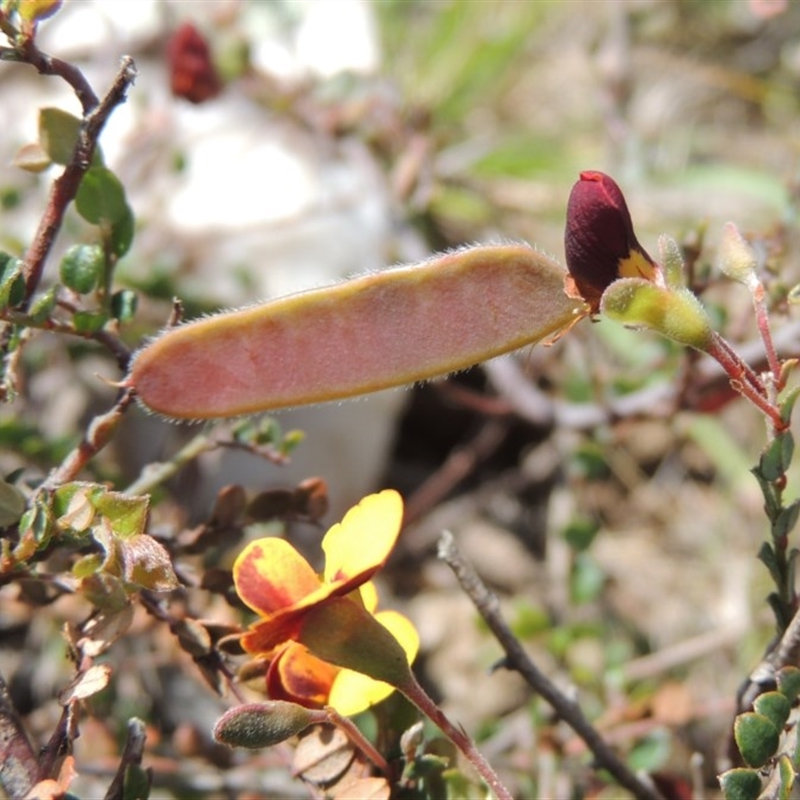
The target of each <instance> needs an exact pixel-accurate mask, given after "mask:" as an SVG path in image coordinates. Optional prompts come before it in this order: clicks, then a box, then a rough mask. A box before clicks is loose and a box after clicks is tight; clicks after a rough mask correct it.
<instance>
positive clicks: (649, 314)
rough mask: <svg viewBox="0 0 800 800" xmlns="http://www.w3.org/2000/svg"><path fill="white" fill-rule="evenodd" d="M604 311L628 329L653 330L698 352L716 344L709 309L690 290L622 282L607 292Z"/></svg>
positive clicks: (602, 305) (641, 281) (634, 280)
mask: <svg viewBox="0 0 800 800" xmlns="http://www.w3.org/2000/svg"><path fill="white" fill-rule="evenodd" d="M600 311H601V312H602V313H603V314H605V315H606V316H608V317H610V318H611V319H615V320H617V321H618V322H622V323H623V324H625V325H634V326H642V327H645V328H650V329H651V330H654V331H657V332H658V333H660V334H662V335H663V336H666V337H667V338H669V339H672V340H673V341H676V342H679V343H680V344H684V345H687V346H689V347H694V348H696V349H698V350H703V351H705V350H707V349H708V347H709V346H710V345H711V342H712V338H713V337H712V329H711V323H710V322H709V319H708V316H707V315H706V312H705V309H704V308H703V306H702V304H701V303H700V301H699V300H698V299H697V297H695V295H694V294H692V293H691V292H690V291H689V290H688V289H665V288H664V287H662V286H657V285H656V284H654V283H651V282H650V281H646V280H644V279H643V278H621V279H619V280H616V281H614V282H613V283H612V284H611V285H610V286H609V287H608V288H607V289H606V290H605V292H603V297H602V300H601V303H600Z"/></svg>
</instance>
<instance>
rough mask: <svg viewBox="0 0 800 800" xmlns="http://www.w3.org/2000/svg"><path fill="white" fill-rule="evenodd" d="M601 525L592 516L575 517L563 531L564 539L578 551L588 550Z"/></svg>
mask: <svg viewBox="0 0 800 800" xmlns="http://www.w3.org/2000/svg"><path fill="white" fill-rule="evenodd" d="M599 530H600V526H599V525H598V523H597V521H596V520H594V519H591V518H590V517H573V518H572V519H571V520H570V521H569V523H567V526H566V528H564V531H563V534H562V535H563V537H564V540H565V541H566V542H567V544H568V545H569V546H570V547H571V548H572V549H573V550H576V551H578V552H582V551H584V550H588V549H589V546H590V545H591V543H592V542H593V541H594V539H595V536H597V533H598V531H599Z"/></svg>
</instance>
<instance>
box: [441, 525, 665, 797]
mask: <svg viewBox="0 0 800 800" xmlns="http://www.w3.org/2000/svg"><path fill="white" fill-rule="evenodd" d="M439 558H440V559H442V560H443V561H444V562H445V563H446V564H447V565H448V566H449V567H450V569H452V570H453V573H454V574H455V576H456V578H457V579H458V582H459V584H460V585H461V588H462V589H463V590H464V591H465V592H466V593H467V595H468V596H469V598H470V600H472V602H473V603H474V604H475V607H476V608H477V609H478V612H479V613H480V615H481V616H482V617H483V619H484V621H485V622H486V624H487V625H488V626H489V629H490V630H491V631H492V633H493V634H494V636H495V638H496V639H497V641H498V642H499V643H500V646H501V647H502V648H503V650H504V651H505V654H506V658H505V666H506V667H507V668H509V669H514V670H516V671H517V672H519V673H520V675H522V677H523V678H524V679H525V681H526V682H527V683H528V685H529V686H530V687H531V688H532V689H533V690H534V691H535V692H537V693H538V694H540V695H541V696H542V697H543V698H544V699H545V700H546V701H547V702H548V703H549V704H550V705H551V706H552V707H553V709H554V710H555V711H556V713H557V714H558V715H559V717H560V718H561V719H563V720H564V722H566V723H567V724H568V725H569V726H570V727H571V728H572V730H574V731H575V733H577V734H578V736H580V737H581V739H583V741H584V742H586V745H587V746H588V747H589V749H590V750H591V751H592V753H593V754H594V757H595V761H596V764H597V766H598V767H600V768H602V769H606V770H608V772H610V773H611V775H612V776H613V777H614V779H615V780H616V781H617V783H619V784H620V786H623V787H624V788H626V789H627V790H628V791H629V792H631V793H632V794H633V796H634V797H636V798H637V800H662V798H661V795H660V794H659V793H658V791H656V789H655V788H653V787H652V786H650V785H649V784H648V783H646V782H645V781H644V780H642V779H641V778H639V777H637V776H636V775H635V774H634V773H633V772H632V771H631V770H630V769H629V768H628V767H627V765H626V764H625V763H624V762H623V761H622V760H621V759H620V758H619V757H618V756H617V755H616V753H615V752H614V751H613V750H612V749H611V747H609V745H608V744H607V742H606V741H605V740H604V739H603V737H602V736H601V735H600V734H599V732H598V731H597V729H596V728H595V727H594V726H593V725H592V724H591V723H590V722H589V720H588V719H587V718H586V716H585V715H584V713H583V711H582V710H581V708H580V706H579V705H578V704H577V703H575V702H574V701H572V700H570V699H569V698H567V697H565V696H564V695H563V694H562V693H561V692H560V691H559V690H558V688H557V687H556V686H555V685H554V684H553V683H552V681H550V679H549V678H548V677H547V676H546V675H544V673H542V672H541V671H540V670H539V668H538V667H537V666H536V665H535V664H534V663H533V661H532V660H531V659H530V657H529V656H528V654H527V653H526V652H525V650H524V649H523V648H522V645H521V644H520V642H519V640H518V639H517V638H516V636H514V634H513V633H512V632H511V629H510V628H509V627H508V625H507V624H506V622H505V620H504V619H503V618H502V615H501V614H500V608H499V603H498V600H497V597H496V596H495V595H494V594H492V593H491V592H490V591H489V590H488V589H487V588H486V585H485V584H484V583H483V581H481V579H480V578H479V577H478V574H477V573H476V572H475V570H474V569H473V567H472V565H471V564H470V563H469V562H467V561H466V559H464V557H463V555H462V554H461V552H460V551H459V549H458V547H457V545H456V542H455V538H454V537H453V534H452V533H450V532H448V531H445V532H444V533H443V534H442V535H441V538H440V539H439Z"/></svg>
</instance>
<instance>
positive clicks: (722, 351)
mask: <svg viewBox="0 0 800 800" xmlns="http://www.w3.org/2000/svg"><path fill="white" fill-rule="evenodd" d="M706 352H707V353H708V355H710V356H711V357H712V358H715V359H716V360H717V361H718V362H719V364H720V365H721V366H722V368H723V369H724V370H725V372H727V373H728V377H729V378H730V381H731V386H732V387H733V388H734V389H735V390H736V391H737V392H739V393H740V394H741V395H743V396H744V397H746V398H747V399H748V400H749V401H750V402H751V403H753V405H754V406H756V408H758V409H759V410H760V411H762V412H763V414H764V415H765V416H766V417H767V419H769V421H770V422H771V423H772V426H773V428H774V429H775V430H776V431H782V430H785V429H786V427H787V425H786V423H785V422H784V421H783V419H782V418H781V412H780V411H779V410H778V409H777V408H776V407H775V406H774V405H773V404H772V403H770V402H769V400H768V399H767V396H766V389H765V388H764V385H763V383H762V382H761V381H760V380H759V378H758V376H757V375H756V374H755V372H753V370H752V369H751V368H750V367H749V366H748V365H747V364H746V363H745V362H744V361H743V360H742V359H741V358H740V357H739V356H738V355H737V353H736V352H735V351H734V350H733V348H732V347H731V346H730V345H729V344H728V343H727V342H726V341H725V340H724V339H723V338H722V337H721V336H720V335H719V334H717V333H715V334H714V335H713V338H712V340H711V344H710V346H709V347H708V349H707V350H706Z"/></svg>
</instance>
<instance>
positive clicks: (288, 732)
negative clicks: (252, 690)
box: [214, 700, 314, 749]
mask: <svg viewBox="0 0 800 800" xmlns="http://www.w3.org/2000/svg"><path fill="white" fill-rule="evenodd" d="M313 721H314V714H313V712H311V711H309V709H307V708H303V707H302V706H299V705H297V704H296V703H287V702H285V701H283V700H272V701H270V702H267V703H246V704H244V705H241V706H236V707H235V708H231V709H229V710H228V711H226V712H225V713H224V714H223V715H222V716H221V717H220V718H219V720H218V721H217V724H216V725H215V726H214V739H216V741H218V742H220V743H221V744H225V745H227V746H228V747H248V748H251V749H257V748H261V747H271V746H272V745H275V744H280V742H284V741H286V740H287V739H289V738H290V737H292V736H296V735H297V734H298V733H301V732H302V731H304V730H305V729H306V728H307V727H308V726H309V725H311V724H312V723H313Z"/></svg>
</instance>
